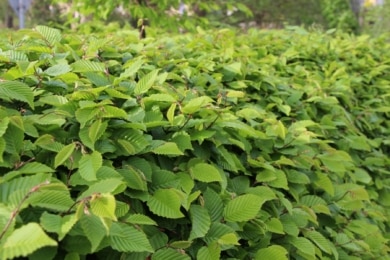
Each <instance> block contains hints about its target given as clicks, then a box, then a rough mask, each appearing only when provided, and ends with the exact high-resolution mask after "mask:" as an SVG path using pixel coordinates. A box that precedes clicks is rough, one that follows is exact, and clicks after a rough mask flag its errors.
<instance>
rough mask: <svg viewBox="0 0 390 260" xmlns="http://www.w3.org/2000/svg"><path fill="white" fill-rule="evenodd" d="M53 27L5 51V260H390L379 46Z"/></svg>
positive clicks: (384, 85)
mask: <svg viewBox="0 0 390 260" xmlns="http://www.w3.org/2000/svg"><path fill="white" fill-rule="evenodd" d="M137 36H138V35H137V33H133V32H131V31H119V32H117V33H110V32H106V33H105V34H101V35H88V36H87V35H85V36H75V35H67V34H66V33H61V32H60V31H58V30H56V29H52V28H48V27H45V26H38V27H36V28H35V30H25V31H20V32H18V33H16V35H14V36H12V37H3V38H2V40H1V42H0V49H1V52H0V61H1V63H0V69H1V70H0V75H1V78H2V80H1V82H0V102H1V103H0V155H1V156H0V232H1V233H0V252H1V253H0V254H1V255H0V258H1V259H10V258H14V257H20V256H28V257H29V258H30V259H42V258H45V259H53V258H57V259H63V258H66V259H85V258H86V257H87V256H88V255H91V254H93V255H94V256H95V257H98V258H99V259H150V258H151V259H164V260H166V259H191V258H193V259H227V258H230V259H288V258H291V259H316V258H320V259H389V258H388V252H389V247H388V239H389V235H388V234H389V233H388V232H389V222H388V216H389V208H390V204H389V201H390V198H389V194H390V193H389V189H390V186H389V185H390V183H389V178H388V175H389V173H390V171H389V165H390V161H389V157H388V154H389V145H390V142H389V140H390V138H389V128H390V124H389V122H390V121H389V113H390V105H389V81H390V77H389V75H390V74H389V72H390V69H389V65H388V63H389V60H390V52H388V51H383V50H385V49H386V48H388V47H389V46H388V45H387V44H386V43H385V42H384V41H382V40H381V39H369V38H368V37H364V36H361V37H350V36H347V35H333V36H332V35H329V34H318V33H308V32H306V31H304V30H303V29H300V28H296V29H295V30H290V31H275V32H274V31H266V32H264V31H255V30H253V31H249V32H248V33H247V34H240V35H236V34H235V33H234V32H233V31H229V30H219V31H214V32H204V31H201V30H199V33H198V34H194V35H182V36H176V37H158V38H157V37H156V38H155V39H152V38H147V39H144V40H142V41H139V40H138V39H137Z"/></svg>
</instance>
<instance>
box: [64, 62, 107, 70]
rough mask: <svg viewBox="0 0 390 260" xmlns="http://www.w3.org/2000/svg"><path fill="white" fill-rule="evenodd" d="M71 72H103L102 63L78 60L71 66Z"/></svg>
mask: <svg viewBox="0 0 390 260" xmlns="http://www.w3.org/2000/svg"><path fill="white" fill-rule="evenodd" d="M71 67H72V71H73V72H91V71H100V72H104V71H105V65H104V63H100V62H96V61H90V60H78V61H76V62H74V63H72V64H71Z"/></svg>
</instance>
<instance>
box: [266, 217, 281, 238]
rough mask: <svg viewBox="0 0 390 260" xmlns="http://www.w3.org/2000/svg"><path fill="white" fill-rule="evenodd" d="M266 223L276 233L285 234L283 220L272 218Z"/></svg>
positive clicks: (268, 228) (269, 229)
mask: <svg viewBox="0 0 390 260" xmlns="http://www.w3.org/2000/svg"><path fill="white" fill-rule="evenodd" d="M265 224H266V225H267V230H268V231H271V232H272V233H276V234H284V231H283V224H282V222H280V220H279V219H277V218H271V219H270V220H268V221H267V222H265Z"/></svg>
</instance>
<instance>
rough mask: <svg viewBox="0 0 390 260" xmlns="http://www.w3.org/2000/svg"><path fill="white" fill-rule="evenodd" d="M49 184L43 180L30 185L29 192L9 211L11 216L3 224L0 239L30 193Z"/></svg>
mask: <svg viewBox="0 0 390 260" xmlns="http://www.w3.org/2000/svg"><path fill="white" fill-rule="evenodd" d="M48 184H50V182H49V181H45V182H43V183H40V184H38V185H36V186H34V187H32V188H31V189H30V190H29V192H28V193H27V194H26V195H25V196H24V197H23V199H22V200H21V201H20V203H19V204H18V206H17V207H16V209H15V210H13V211H12V213H11V217H10V218H9V220H8V222H7V224H5V226H4V228H3V230H2V231H1V233H0V240H1V239H2V238H3V236H4V235H5V233H6V232H7V230H8V229H9V227H10V226H11V224H12V221H13V220H14V219H15V218H16V216H17V215H18V214H19V212H20V208H21V207H22V205H23V203H24V202H25V201H26V200H27V199H28V198H29V197H30V196H31V194H33V193H34V192H36V191H38V190H39V189H40V188H41V187H42V186H45V185H48Z"/></svg>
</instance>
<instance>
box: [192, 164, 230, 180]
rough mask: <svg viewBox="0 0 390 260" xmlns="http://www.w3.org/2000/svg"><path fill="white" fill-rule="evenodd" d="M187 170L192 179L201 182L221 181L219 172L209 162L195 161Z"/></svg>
mask: <svg viewBox="0 0 390 260" xmlns="http://www.w3.org/2000/svg"><path fill="white" fill-rule="evenodd" d="M189 171H190V174H191V176H192V178H193V179H195V180H198V181H201V182H214V181H222V177H221V173H220V172H219V170H218V169H217V168H216V167H215V166H213V165H211V164H207V163H197V164H195V165H194V166H192V167H191V168H190V169H189Z"/></svg>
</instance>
